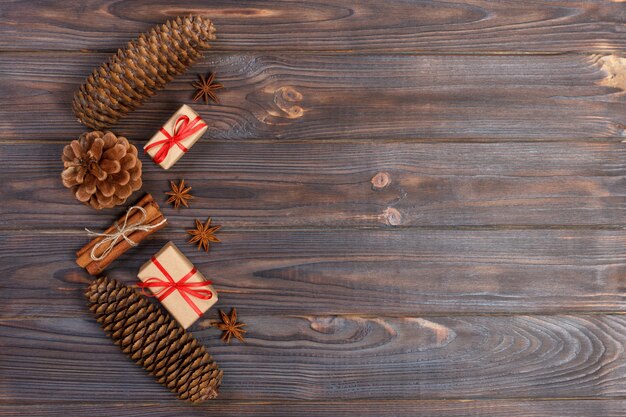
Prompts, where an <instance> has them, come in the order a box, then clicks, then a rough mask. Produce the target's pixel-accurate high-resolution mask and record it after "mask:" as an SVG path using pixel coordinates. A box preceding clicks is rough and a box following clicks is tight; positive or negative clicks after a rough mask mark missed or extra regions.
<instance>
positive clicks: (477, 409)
mask: <svg viewBox="0 0 626 417" xmlns="http://www.w3.org/2000/svg"><path fill="white" fill-rule="evenodd" d="M625 412H626V401H624V400H612V399H604V400H597V399H594V400H541V401H529V400H456V401H455V400H430V401H429V400H423V401H420V400H402V399H393V400H371V401H341V402H339V401H335V402H328V401H326V402H325V401H281V402H271V401H262V402H251V401H247V402H240V401H221V400H219V399H218V400H215V401H210V402H208V403H205V404H202V405H200V406H198V405H188V404H185V403H181V402H175V401H174V400H170V401H167V402H163V403H158V404H137V403H136V402H128V403H123V404H110V403H104V404H103V403H99V402H94V403H82V402H81V403H77V402H75V403H68V402H63V403H56V402H54V403H34V404H33V402H32V401H28V403H27V404H24V403H9V404H0V416H4V417H18V416H19V417H22V416H29V417H38V416H42V417H43V416H46V417H66V416H85V415H89V416H90V417H110V416H112V415H116V416H117V415H123V416H126V417H158V416H180V415H184V416H188V417H196V416H197V417H206V416H208V415H219V416H221V417H229V416H236V417H238V416H276V417H278V416H307V417H322V416H324V417H325V416H361V417H379V416H383V415H393V416H396V417H427V416H428V417H477V416H491V417H556V416H567V417H589V416H602V417H623V416H624V413H625Z"/></svg>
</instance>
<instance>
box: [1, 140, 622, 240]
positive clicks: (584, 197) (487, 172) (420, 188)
mask: <svg viewBox="0 0 626 417" xmlns="http://www.w3.org/2000/svg"><path fill="white" fill-rule="evenodd" d="M137 145H138V146H141V143H137ZM63 146H64V145H63V144H32V143H26V144H13V145H9V144H4V145H3V144H0V176H2V177H3V178H6V180H5V181H2V182H0V193H1V194H2V195H3V196H4V199H3V204H2V205H1V206H0V227H5V228H13V227H15V225H17V224H19V227H20V228H21V229H26V228H31V229H37V230H43V229H59V228H83V227H86V226H88V227H103V228H104V227H106V226H108V223H110V222H111V221H112V218H113V217H114V216H115V215H117V214H118V213H119V214H120V215H121V213H122V212H123V210H124V208H118V209H114V210H104V211H97V210H93V209H91V208H89V207H86V206H84V205H81V204H79V203H78V202H77V201H76V200H75V199H74V198H73V196H72V194H71V192H70V191H69V190H66V189H64V188H63V187H62V186H61V184H60V179H59V177H60V174H59V172H60V162H59V158H60V154H61V150H62V148H63ZM143 160H144V177H143V178H144V190H145V191H148V192H151V193H152V194H153V195H154V196H155V197H156V199H157V201H159V202H161V203H162V205H163V210H164V212H165V214H166V215H167V216H168V217H169V218H170V219H175V220H177V221H180V222H184V223H192V222H193V219H194V218H197V217H203V216H206V214H207V213H208V214H210V215H211V216H214V217H216V218H218V219H220V221H221V222H222V223H224V224H225V225H227V226H229V227H245V228H250V227H267V226H271V227H276V226H289V227H355V226H357V227H377V226H378V227H387V226H501V225H509V226H511V225H513V226H542V227H544V226H550V227H554V226H563V225H568V226H572V225H578V226H581V225H594V226H612V227H617V226H619V225H622V226H623V225H626V217H625V216H624V208H625V207H626V188H625V187H624V184H626V147H624V146H623V144H621V143H609V142H604V143H542V144H536V143H511V144H504V143H471V144H466V143H438V144H437V143H397V142H384V143H376V144H375V143H338V144H335V145H332V146H329V145H328V144H327V143H258V142H245V143H233V142H211V141H210V140H206V141H203V142H202V143H199V144H197V145H196V146H195V147H194V148H193V150H192V151H191V152H189V153H188V154H187V155H185V157H184V158H183V159H182V160H181V161H180V162H179V163H178V164H177V165H176V167H175V168H174V170H173V172H168V171H163V170H162V169H160V168H159V167H157V166H156V165H155V164H154V163H153V162H152V161H150V160H149V158H143ZM176 178H185V179H186V181H187V183H188V184H189V185H191V186H192V193H193V194H194V195H195V200H193V201H192V204H191V208H190V209H183V210H173V209H172V208H171V207H170V206H169V205H167V204H166V203H165V199H166V196H165V195H164V194H163V192H164V191H166V190H169V182H168V180H170V179H176ZM137 195H139V193H137ZM33 198H36V199H37V200H38V201H39V202H40V204H33V202H32V199H33ZM136 198H137V197H133V198H132V199H131V201H130V202H129V204H130V203H131V202H132V201H134V200H135V199H136Z"/></svg>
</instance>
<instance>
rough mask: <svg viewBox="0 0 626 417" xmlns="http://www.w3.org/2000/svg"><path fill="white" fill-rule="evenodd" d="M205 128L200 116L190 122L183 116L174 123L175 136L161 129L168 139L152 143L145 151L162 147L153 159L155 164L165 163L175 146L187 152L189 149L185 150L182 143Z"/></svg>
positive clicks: (187, 117)
mask: <svg viewBox="0 0 626 417" xmlns="http://www.w3.org/2000/svg"><path fill="white" fill-rule="evenodd" d="M205 126H206V124H205V123H202V119H200V116H196V118H195V119H193V120H192V121H191V122H190V121H189V116H185V115H182V116H180V117H179V118H178V119H177V120H176V123H174V131H173V132H172V133H173V134H174V135H173V136H172V135H170V133H169V132H168V131H167V130H165V129H163V128H161V129H160V130H159V131H160V132H161V133H163V135H164V136H165V138H166V139H162V140H158V141H156V142H154V143H151V144H150V145H147V146H146V147H144V148H143V149H144V151H145V152H147V151H148V150H149V149H152V148H154V147H157V146H160V147H161V149H159V151H158V152H157V153H156V154H155V155H154V157H153V158H152V159H153V160H154V162H156V163H157V164H160V163H161V162H163V161H165V158H166V157H167V155H168V154H169V153H170V149H172V148H173V147H174V145H176V146H178V147H179V148H180V150H181V151H183V152H187V151H188V150H189V149H187V148H185V147H184V146H183V144H182V143H180V142H181V141H183V140H184V139H187V138H188V137H189V136H191V135H193V134H194V133H196V132H198V131H199V130H201V129H202V128H204V127H205Z"/></svg>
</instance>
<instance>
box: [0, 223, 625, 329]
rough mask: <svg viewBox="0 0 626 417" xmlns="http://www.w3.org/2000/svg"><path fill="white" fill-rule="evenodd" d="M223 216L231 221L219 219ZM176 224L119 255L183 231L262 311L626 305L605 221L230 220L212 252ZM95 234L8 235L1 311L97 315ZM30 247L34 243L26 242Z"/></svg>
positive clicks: (230, 300)
mask: <svg viewBox="0 0 626 417" xmlns="http://www.w3.org/2000/svg"><path fill="white" fill-rule="evenodd" d="M214 221H215V223H217V224H220V223H221V222H219V219H214ZM186 226H189V227H191V226H193V224H192V223H187V222H179V221H177V220H172V221H170V225H169V227H168V228H165V229H163V230H162V231H160V232H159V234H158V236H157V237H155V238H154V239H153V238H150V239H148V240H146V242H145V243H142V245H141V246H139V247H137V248H135V249H133V250H131V251H129V252H127V253H126V254H124V255H123V256H122V257H120V259H119V260H118V261H117V262H115V263H114V264H112V265H111V268H110V269H109V270H108V272H107V274H108V275H109V276H111V277H114V278H118V279H120V280H122V281H126V282H129V283H134V282H136V280H137V279H136V272H137V270H138V269H139V267H140V266H141V265H142V264H143V263H144V262H145V261H146V260H147V259H149V258H150V256H152V255H153V254H154V253H156V251H157V250H158V249H160V248H161V246H162V245H164V244H165V243H166V242H167V241H168V240H173V241H174V242H175V243H176V244H178V245H179V247H180V248H181V249H182V250H183V251H184V253H185V255H187V256H188V257H189V258H190V260H191V261H192V262H193V263H194V264H195V265H196V266H197V267H198V268H199V270H200V271H201V272H202V273H203V274H204V275H205V276H207V277H209V279H211V280H212V281H213V283H214V285H215V288H216V289H217V291H218V292H219V294H220V297H219V299H220V301H219V305H218V307H220V306H236V307H237V308H238V309H239V310H240V311H241V314H242V315H246V314H247V315H249V316H251V315H255V314H270V313H272V314H274V313H275V314H320V313H321V312H323V313H324V314H363V313H367V314H373V315H377V314H390V315H410V314H423V315H433V314H436V315H442V314H453V315H454V314H460V313H463V314H471V313H502V314H515V313H520V312H522V313H524V312H526V313H530V312H532V313H557V312H563V311H585V312H603V311H619V312H623V311H626V299H625V297H624V294H623V292H624V279H625V277H626V273H625V272H626V249H625V248H626V233H624V231H621V230H620V231H605V230H596V231H593V230H467V231H463V230H411V229H407V230H397V231H384V230H368V229H363V230H353V229H346V230H338V229H335V230H333V229H324V230H319V231H315V230H262V229H256V230H241V231H233V230H229V227H228V225H227V224H225V225H224V226H225V227H224V228H223V229H222V230H221V231H220V234H219V237H220V239H221V240H222V243H221V244H216V245H214V246H212V248H211V251H210V254H209V255H207V254H206V253H204V252H203V251H197V250H196V249H195V247H192V246H189V245H187V244H186V243H185V240H186V236H185V235H183V234H181V233H180V232H179V231H181V230H184V229H185V228H188V227H186ZM85 241H86V237H85V235H84V232H83V233H78V232H77V233H75V234H57V233H50V234H48V233H43V234H38V233H19V232H18V233H4V234H2V235H0V249H1V251H0V276H2V277H3V279H2V280H1V281H0V305H1V306H2V309H0V318H4V319H11V318H21V317H88V316H87V315H86V311H85V309H84V301H83V298H82V291H83V290H84V288H85V286H86V284H87V283H89V282H90V281H91V279H92V278H91V277H89V276H88V275H87V274H86V273H85V272H84V271H83V270H82V269H80V268H79V267H78V266H76V264H75V263H74V256H73V253H74V251H75V250H76V249H78V248H80V247H81V246H82V245H83V244H84V243H85ZM24 248H28V250H27V251H26V250H24Z"/></svg>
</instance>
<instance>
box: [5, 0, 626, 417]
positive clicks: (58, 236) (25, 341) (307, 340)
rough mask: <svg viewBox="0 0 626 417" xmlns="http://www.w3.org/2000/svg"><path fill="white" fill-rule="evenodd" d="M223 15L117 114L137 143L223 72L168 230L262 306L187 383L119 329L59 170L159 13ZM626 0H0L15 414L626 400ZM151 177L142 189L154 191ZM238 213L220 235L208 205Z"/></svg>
mask: <svg viewBox="0 0 626 417" xmlns="http://www.w3.org/2000/svg"><path fill="white" fill-rule="evenodd" d="M189 12H194V13H205V14H207V15H208V16H210V17H212V18H213V19H214V21H215V24H216V27H217V30H218V40H217V41H216V42H215V43H214V49H212V50H211V51H210V52H209V53H207V54H206V57H205V58H204V59H203V60H202V61H200V62H198V63H197V65H195V66H194V67H193V68H192V69H191V70H190V71H189V72H188V73H187V74H185V75H183V76H181V77H180V78H178V79H177V80H175V81H174V82H172V83H171V84H169V85H168V87H167V88H166V89H165V90H164V91H162V92H160V93H159V94H157V95H156V96H155V97H153V98H152V99H150V100H149V102H147V103H146V104H145V105H144V106H142V107H140V108H139V109H138V110H137V111H135V112H134V113H132V114H131V115H130V116H129V117H127V118H126V119H124V120H123V122H122V123H120V124H119V125H118V126H116V127H115V131H116V132H117V133H119V134H123V135H125V136H127V137H128V138H130V139H131V141H133V142H134V143H135V144H136V145H137V146H138V147H141V146H142V145H143V144H144V143H145V142H146V140H147V139H148V138H149V137H150V136H151V135H152V134H153V133H154V132H155V131H156V130H157V128H158V127H159V126H160V125H161V124H162V123H163V122H164V121H165V120H166V119H167V118H168V117H169V115H170V114H171V113H172V112H173V111H174V110H175V109H176V108H177V107H178V106H179V105H180V104H182V103H190V101H191V100H190V98H191V96H192V95H193V92H192V90H191V87H190V82H191V81H192V80H194V78H195V77H196V74H198V73H204V72H207V71H216V72H217V74H218V79H219V81H220V82H222V83H223V84H224V85H225V88H224V89H223V90H221V91H220V98H221V104H220V105H210V106H205V105H200V104H196V105H195V108H196V109H197V110H198V111H199V113H200V114H201V115H202V116H203V117H204V119H205V120H206V121H207V122H209V125H210V129H209V131H208V133H207V134H206V136H205V138H204V139H203V140H202V141H201V142H200V143H198V144H197V145H196V146H195V147H194V148H193V149H192V150H191V151H190V152H189V153H188V154H187V155H186V156H185V157H184V158H183V159H182V160H181V161H180V162H179V163H178V164H177V165H176V166H175V168H174V169H172V170H171V171H163V170H161V169H160V168H158V167H157V166H155V165H154V164H153V163H152V162H150V161H149V160H148V159H147V158H145V157H144V156H143V155H142V159H143V161H144V167H145V169H144V175H143V178H144V190H145V191H149V192H151V193H153V195H154V196H155V198H156V199H157V200H158V201H159V202H161V203H164V200H165V196H164V195H163V192H164V191H166V190H167V188H168V181H169V180H170V179H181V178H184V179H186V180H187V181H188V182H189V183H190V185H192V186H193V190H194V194H195V196H196V200H194V201H193V205H192V208H191V209H186V210H178V211H175V210H173V209H172V208H171V207H169V206H164V208H163V210H164V212H165V214H166V216H167V217H168V218H169V219H170V223H171V224H170V227H169V228H167V229H165V230H163V231H162V232H159V233H158V234H157V235H155V236H154V237H153V238H152V239H150V240H149V241H148V242H146V243H145V244H142V245H141V246H140V247H138V248H136V249H135V250H133V251H131V252H128V253H127V254H126V255H125V256H123V258H121V259H119V260H118V261H117V262H116V263H114V264H113V265H112V267H111V268H110V270H109V275H110V276H112V277H115V278H118V279H120V280H123V281H125V282H129V283H132V282H135V280H136V278H135V274H136V271H137V268H138V267H139V266H140V265H141V264H142V263H143V262H144V261H145V260H146V259H148V257H149V256H150V255H151V254H152V253H154V252H155V251H156V250H157V249H158V248H160V247H161V246H162V245H163V244H164V243H165V242H166V241H168V240H173V241H174V242H176V243H177V244H179V246H180V247H181V248H182V249H183V250H184V251H185V253H186V254H187V255H189V257H190V258H191V260H192V261H193V262H194V263H195V264H196V265H197V266H198V267H199V269H200V270H201V271H203V272H204V273H205V274H206V275H207V276H209V277H211V278H212V280H213V281H214V283H215V285H216V287H217V289H218V291H219V294H220V300H219V303H218V305H217V307H219V308H223V309H227V308H230V307H232V306H235V307H237V308H238V310H239V315H240V318H241V319H242V320H243V321H245V322H246V323H247V324H248V331H249V332H248V337H247V342H246V343H245V344H241V343H238V342H235V343H233V344H232V345H230V346H228V345H224V344H223V343H221V341H220V340H219V332H218V331H217V330H216V329H214V328H212V327H211V326H210V323H211V321H212V320H214V319H215V318H216V317H217V313H216V311H217V310H216V309H215V308H214V309H212V310H211V311H210V312H209V313H208V314H207V315H206V316H204V317H203V318H202V319H201V320H200V321H199V322H198V323H196V325H194V326H193V327H192V331H193V333H194V335H195V336H196V337H198V338H199V339H200V340H202V342H203V343H204V345H205V346H206V347H207V348H208V349H209V350H210V352H211V353H212V354H213V355H214V357H215V359H216V360H217V361H218V362H219V364H220V365H221V367H222V369H223V370H224V379H223V384H222V389H221V395H220V397H219V399H217V400H215V401H212V402H209V403H206V404H203V405H201V406H192V405H189V404H186V403H183V402H180V401H178V400H176V398H175V396H173V395H172V394H171V393H169V392H168V391H167V390H165V389H164V388H162V387H161V386H159V385H157V384H156V383H154V381H153V380H152V378H151V377H150V376H149V375H148V374H146V373H145V372H144V371H143V370H142V369H141V368H139V367H137V366H136V365H134V364H133V363H132V362H131V361H129V360H128V359H127V358H126V357H125V356H124V355H123V354H122V353H121V352H120V351H119V349H118V347H116V346H114V345H113V344H112V343H111V341H110V339H108V338H107V337H106V336H105V335H104V333H103V332H102V331H101V330H100V328H99V327H98V325H97V324H96V322H95V320H94V319H93V317H92V315H91V314H90V312H89V311H88V310H87V308H86V306H85V300H84V298H83V295H82V292H83V290H84V289H85V287H86V284H87V283H89V282H90V280H91V277H89V276H88V275H87V274H86V273H84V271H82V270H81V269H80V268H78V267H77V266H76V265H75V263H74V251H75V250H77V249H78V248H79V247H81V246H82V245H83V244H85V243H86V241H87V238H86V236H85V232H84V231H83V228H84V227H89V228H93V229H103V228H105V227H106V226H108V225H109V224H110V223H111V222H112V221H113V219H115V218H116V217H117V216H119V215H120V214H121V213H122V212H123V208H117V209H113V210H104V211H100V212H97V211H96V210H93V209H91V208H88V207H85V206H82V205H80V204H79V203H78V202H77V201H75V200H74V199H73V197H72V195H71V193H70V192H69V191H68V190H66V189H64V188H63V186H62V184H61V181H60V172H61V162H60V154H61V150H62V148H63V146H64V145H65V144H67V143H68V142H69V141H70V140H72V139H74V138H76V137H78V135H79V134H80V133H81V132H83V131H85V129H84V128H83V127H81V125H79V124H78V123H77V122H76V119H75V117H74V116H73V114H72V110H71V105H70V103H71V98H72V94H73V91H74V90H75V89H76V88H77V87H78V85H79V84H80V83H81V82H82V81H83V80H84V78H85V77H86V76H87V75H88V74H89V73H90V72H91V71H92V69H93V68H94V67H95V66H96V65H99V64H100V63H101V62H103V61H104V60H106V59H107V57H108V55H109V54H110V53H111V52H112V51H114V50H116V48H118V47H121V46H123V45H124V44H125V42H126V41H127V40H129V39H131V38H133V37H134V36H136V35H137V34H138V33H139V32H141V31H144V30H146V29H147V28H149V27H151V26H152V25H153V24H157V23H162V22H164V21H165V20H166V19H167V18H169V17H172V16H176V15H179V14H186V13H189ZM625 22H626V3H624V2H620V1H617V0H616V1H576V0H569V1H566V0H564V1H551V0H537V1H532V2H531V1H518V0H504V1H495V0H494V1H483V0H465V1H456V2H447V1H409V0H386V1H376V0H358V1H357V0H353V1H347V0H319V1H316V2H294V1H286V0H271V1H269V0H267V1H261V0H258V1H245V2H244V1H240V2H234V1H221V0H220V1H218V0H216V1H201V0H187V1H184V2H173V1H169V2H167V1H147V0H136V1H123V2H122V1H101V0H87V1H82V2H76V1H69V0H40V1H25V0H1V1H0V97H1V98H0V132H1V133H2V136H1V137H0V178H1V181H0V190H1V192H2V202H1V203H0V228H1V230H0V235H1V237H0V258H1V259H0V273H1V274H0V276H1V279H0V415H3V416H18V415H19V416H51V415H58V416H81V415H84V416H87V415H88V416H92V417H98V416H103V417H105V416H106V417H110V416H117V415H119V416H151V417H157V416H166V415H169V416H173V415H176V416H181V415H185V416H204V415H219V416H241V415H267V416H278V415H281V416H282V415H285V416H289V415H294V416H295V415H305V416H321V415H350V416H379V415H394V416H404V415H406V416H418V415H419V416H469V415H471V416H478V415H491V416H507V417H512V416H531V415H532V416H566V415H567V416H624V415H626V353H625V351H624V349H625V348H624V346H625V343H626V316H624V313H625V312H626V298H625V296H624V289H625V287H626V230H625V229H624V226H625V225H626V217H625V211H624V210H625V208H626V187H625V186H626V144H625V143H622V140H623V139H624V137H625V136H626V99H625V89H626V26H625ZM139 195H140V194H139V193H137V194H135V196H134V197H133V199H136V198H138V197H139ZM206 216H212V217H213V219H214V222H215V223H216V224H221V225H222V226H223V229H222V231H221V233H220V235H219V236H220V237H221V238H222V241H223V243H221V244H218V245H215V246H214V247H213V248H212V249H211V251H210V253H209V254H208V255H207V254H205V253H204V252H198V251H197V250H195V249H194V248H193V247H191V246H188V245H187V244H186V243H185V240H186V237H185V233H184V230H185V229H188V228H191V227H192V226H193V221H194V219H195V218H205V217H206Z"/></svg>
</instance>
